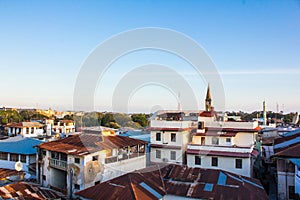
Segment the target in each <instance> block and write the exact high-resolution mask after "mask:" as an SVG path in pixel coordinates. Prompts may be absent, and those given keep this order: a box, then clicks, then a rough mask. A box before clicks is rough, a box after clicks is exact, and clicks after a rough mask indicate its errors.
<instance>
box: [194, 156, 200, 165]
mask: <svg viewBox="0 0 300 200" xmlns="http://www.w3.org/2000/svg"><path fill="white" fill-rule="evenodd" d="M197 161H199V162H197ZM194 163H195V165H201V156H200V155H196V156H195V159H194Z"/></svg>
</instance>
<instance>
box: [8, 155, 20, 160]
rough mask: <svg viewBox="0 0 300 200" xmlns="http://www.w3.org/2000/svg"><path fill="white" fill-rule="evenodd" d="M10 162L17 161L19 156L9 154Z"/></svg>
mask: <svg viewBox="0 0 300 200" xmlns="http://www.w3.org/2000/svg"><path fill="white" fill-rule="evenodd" d="M9 160H10V161H19V155H18V154H14V153H11V154H10V159H9Z"/></svg>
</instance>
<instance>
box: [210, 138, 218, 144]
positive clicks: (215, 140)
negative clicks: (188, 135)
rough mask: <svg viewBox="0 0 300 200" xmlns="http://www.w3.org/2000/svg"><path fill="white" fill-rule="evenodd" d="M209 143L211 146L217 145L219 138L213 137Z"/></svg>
mask: <svg viewBox="0 0 300 200" xmlns="http://www.w3.org/2000/svg"><path fill="white" fill-rule="evenodd" d="M211 143H212V144H213V145H219V138H218V137H213V138H212V139H211Z"/></svg>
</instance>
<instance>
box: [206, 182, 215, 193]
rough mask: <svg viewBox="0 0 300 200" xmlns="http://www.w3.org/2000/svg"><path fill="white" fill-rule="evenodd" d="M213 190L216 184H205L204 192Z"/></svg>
mask: <svg viewBox="0 0 300 200" xmlns="http://www.w3.org/2000/svg"><path fill="white" fill-rule="evenodd" d="M213 188H214V184H212V183H205V185H204V189H203V190H204V191H209V192H211V191H212V190H213Z"/></svg>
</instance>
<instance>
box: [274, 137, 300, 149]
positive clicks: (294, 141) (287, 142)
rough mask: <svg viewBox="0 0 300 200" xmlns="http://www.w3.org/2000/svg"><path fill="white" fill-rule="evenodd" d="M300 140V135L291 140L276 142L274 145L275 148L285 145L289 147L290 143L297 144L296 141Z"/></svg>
mask: <svg viewBox="0 0 300 200" xmlns="http://www.w3.org/2000/svg"><path fill="white" fill-rule="evenodd" d="M299 142H300V136H299V137H296V138H294V139H291V140H288V141H285V142H282V143H279V144H275V145H274V149H277V148H284V147H287V146H289V145H292V144H296V143H299Z"/></svg>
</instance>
